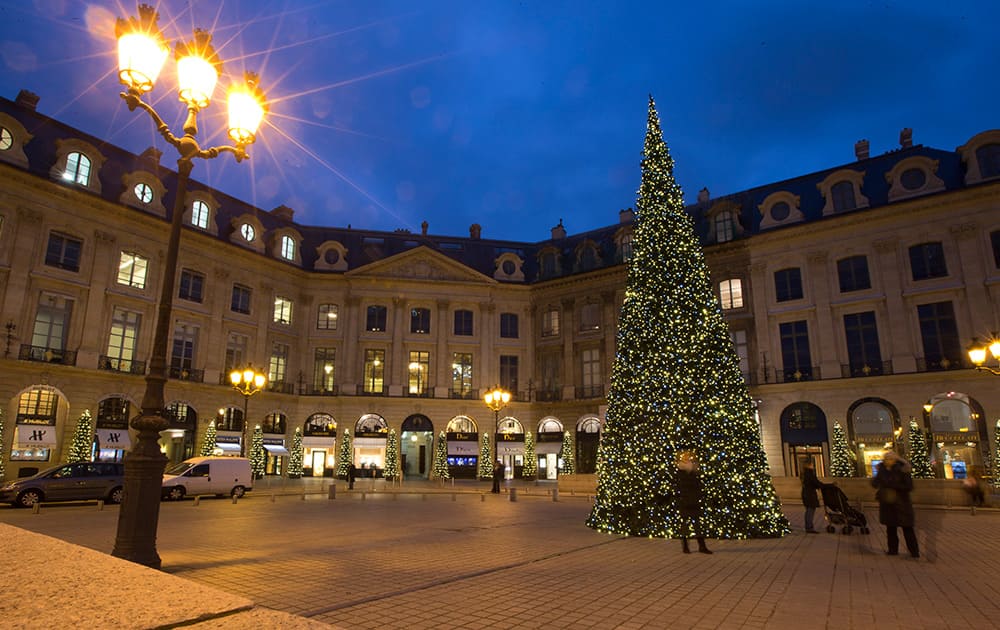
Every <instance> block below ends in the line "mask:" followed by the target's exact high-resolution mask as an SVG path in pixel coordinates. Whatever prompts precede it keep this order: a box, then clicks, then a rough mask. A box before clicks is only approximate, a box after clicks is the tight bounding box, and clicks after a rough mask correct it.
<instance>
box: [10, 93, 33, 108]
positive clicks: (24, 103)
mask: <svg viewBox="0 0 1000 630" xmlns="http://www.w3.org/2000/svg"><path fill="white" fill-rule="evenodd" d="M14 102H15V103H17V104H18V105H20V106H21V107H24V108H25V109H30V110H31V111H35V108H36V107H37V106H38V95H37V94H35V93H34V92H29V91H28V90H21V91H20V92H18V93H17V98H16V99H15V100H14Z"/></svg>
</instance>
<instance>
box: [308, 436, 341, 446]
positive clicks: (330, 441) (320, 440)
mask: <svg viewBox="0 0 1000 630" xmlns="http://www.w3.org/2000/svg"><path fill="white" fill-rule="evenodd" d="M336 443H337V438H332V437H315V436H307V437H304V438H302V446H309V447H316V446H318V447H320V448H325V447H330V446H333V445H334V444H336Z"/></svg>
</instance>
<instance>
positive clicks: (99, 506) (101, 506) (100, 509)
mask: <svg viewBox="0 0 1000 630" xmlns="http://www.w3.org/2000/svg"><path fill="white" fill-rule="evenodd" d="M97 511H98V512H103V511H104V501H102V500H98V501H97ZM972 513H973V514H975V513H976V512H975V508H973V512H972Z"/></svg>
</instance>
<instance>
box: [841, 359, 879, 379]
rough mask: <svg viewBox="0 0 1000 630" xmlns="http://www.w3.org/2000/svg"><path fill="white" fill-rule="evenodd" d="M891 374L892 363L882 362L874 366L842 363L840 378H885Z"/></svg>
mask: <svg viewBox="0 0 1000 630" xmlns="http://www.w3.org/2000/svg"><path fill="white" fill-rule="evenodd" d="M887 374H892V361H882V362H880V363H876V364H875V365H868V364H867V363H842V364H841V365H840V376H841V378H861V377H865V376H885V375H887Z"/></svg>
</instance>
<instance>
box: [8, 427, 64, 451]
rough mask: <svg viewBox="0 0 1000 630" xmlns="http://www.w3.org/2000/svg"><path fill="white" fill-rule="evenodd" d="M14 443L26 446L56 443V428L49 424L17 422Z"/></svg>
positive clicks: (45, 445) (43, 445)
mask: <svg viewBox="0 0 1000 630" xmlns="http://www.w3.org/2000/svg"><path fill="white" fill-rule="evenodd" d="M14 444H18V445H20V446H22V447H26V448H37V447H39V446H42V447H49V446H55V445H56V428H55V427H54V426H52V425H49V424H19V425H17V435H16V436H14Z"/></svg>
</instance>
